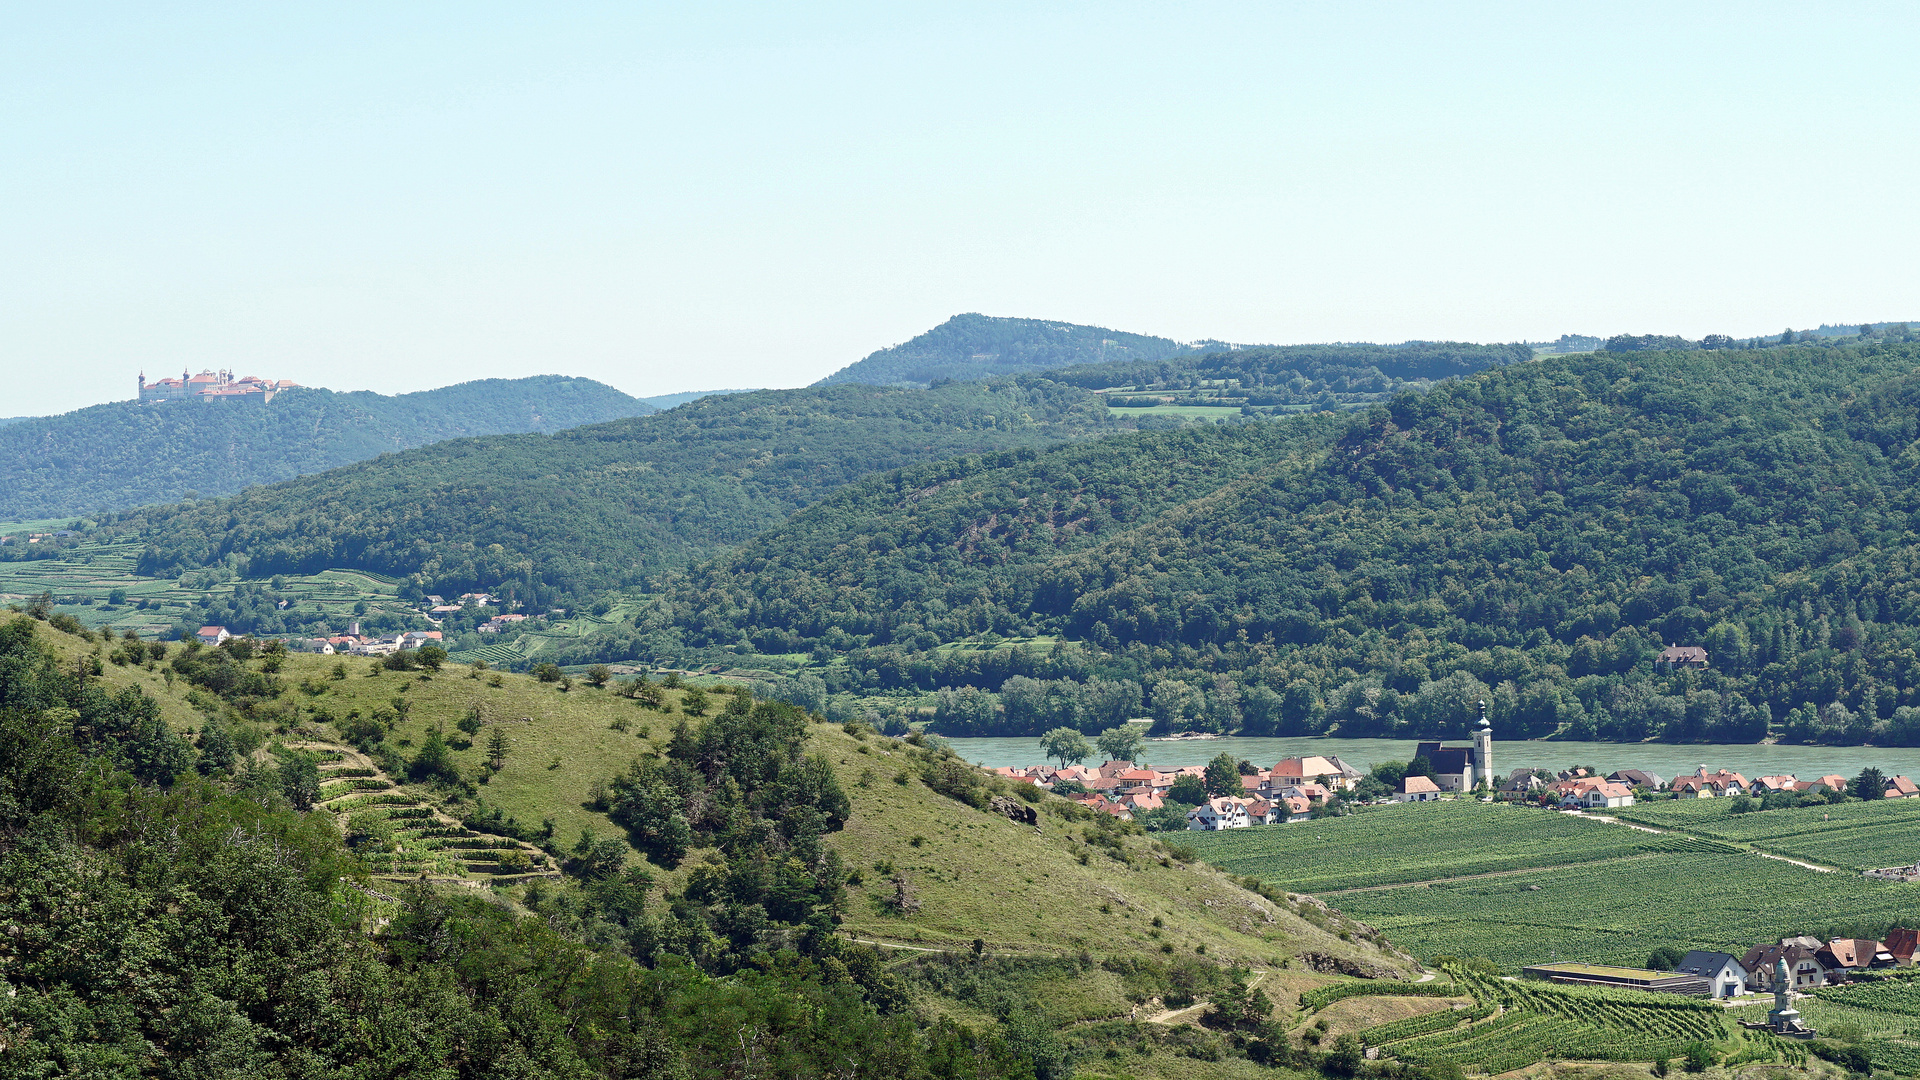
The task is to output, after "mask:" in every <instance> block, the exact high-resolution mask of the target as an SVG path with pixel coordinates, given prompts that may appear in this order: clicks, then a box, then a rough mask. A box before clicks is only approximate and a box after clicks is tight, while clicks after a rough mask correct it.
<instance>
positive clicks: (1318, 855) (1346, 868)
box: [1181, 801, 1730, 892]
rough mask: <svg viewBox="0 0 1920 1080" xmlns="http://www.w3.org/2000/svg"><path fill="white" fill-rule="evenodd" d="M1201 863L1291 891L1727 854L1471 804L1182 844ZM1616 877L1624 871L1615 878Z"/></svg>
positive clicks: (1406, 809)
mask: <svg viewBox="0 0 1920 1080" xmlns="http://www.w3.org/2000/svg"><path fill="white" fill-rule="evenodd" d="M1181 841H1182V842H1183V843H1186V844H1189V845H1191V846H1192V847H1193V848H1194V849H1195V850H1196V851H1198V852H1199V853H1200V857H1201V858H1203V859H1206V860H1207V861H1208V862H1210V863H1213V864H1214V865H1216V866H1220V867H1223V868H1225V869H1228V870H1231V871H1233V872H1234V873H1236V874H1245V875H1248V876H1251V877H1257V878H1260V879H1261V880H1263V881H1265V882H1267V883H1268V884H1269V885H1274V886H1278V887H1281V888H1285V889H1289V890H1292V891H1293V892H1331V891H1337V890H1341V889H1352V888H1362V887H1368V886H1378V885H1395V884H1404V883H1409V882H1417V881H1436V880H1439V879H1442V878H1450V877H1466V876H1469V875H1473V874H1488V873H1494V872H1498V871H1509V870H1523V869H1530V868H1536V867H1546V866H1577V865H1586V864H1590V863H1593V862H1596V861H1599V860H1604V859H1622V858H1628V857H1633V856H1646V855H1649V854H1652V853H1655V852H1659V851H1663V850H1675V849H1683V850H1702V849H1705V850H1716V849H1717V850H1720V851H1726V850H1730V849H1728V848H1726V847H1725V846H1724V845H1714V844H1712V843H1711V842H1701V841H1694V840H1689V839H1686V838H1668V837H1661V836H1655V835H1652V834H1650V833H1645V832H1641V831H1639V830H1637V829H1623V828H1620V827H1619V826H1617V825H1613V824H1610V823H1606V822H1595V821H1584V820H1581V819H1578V818H1573V817H1569V816H1566V815H1563V814H1554V813H1549V812H1546V811H1541V810H1532V809H1526V808H1521V807H1512V806H1503V805H1493V806H1488V805H1484V804H1481V803H1477V802H1469V801H1459V802H1441V803H1427V804H1424V805H1410V806H1396V807H1387V808H1381V809H1378V810H1369V811H1366V812H1364V813H1360V814H1355V815H1353V816H1352V817H1345V818H1330V819H1324V820H1320V821H1313V822H1306V823H1297V824H1292V825H1270V826H1263V827H1260V828H1255V829H1236V830H1232V831H1227V832H1215V833H1189V834H1187V835H1184V836H1182V837H1181ZM1623 872H1624V871H1623Z"/></svg>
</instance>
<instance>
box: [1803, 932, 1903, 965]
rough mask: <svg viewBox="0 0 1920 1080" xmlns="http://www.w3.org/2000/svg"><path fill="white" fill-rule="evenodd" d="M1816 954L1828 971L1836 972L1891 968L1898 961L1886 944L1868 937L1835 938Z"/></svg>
mask: <svg viewBox="0 0 1920 1080" xmlns="http://www.w3.org/2000/svg"><path fill="white" fill-rule="evenodd" d="M1814 955H1815V956H1816V957H1818V958H1819V960H1820V963H1821V964H1822V965H1824V966H1825V967H1826V969H1827V970H1828V971H1836V972H1850V971H1860V970H1863V969H1866V968H1890V967H1892V966H1893V965H1894V964H1895V962H1896V961H1895V960H1894V958H1893V953H1892V952H1890V951H1888V949H1887V947H1886V946H1885V945H1883V944H1881V943H1880V942H1878V941H1870V940H1868V939H1867V938H1834V939H1833V940H1832V941H1829V942H1827V943H1826V944H1825V945H1822V946H1821V947H1820V949H1819V951H1818V952H1816V953H1814Z"/></svg>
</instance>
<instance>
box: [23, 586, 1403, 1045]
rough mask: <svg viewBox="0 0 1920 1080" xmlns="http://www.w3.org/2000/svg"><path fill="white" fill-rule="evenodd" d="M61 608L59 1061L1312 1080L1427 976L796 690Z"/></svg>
mask: <svg viewBox="0 0 1920 1080" xmlns="http://www.w3.org/2000/svg"><path fill="white" fill-rule="evenodd" d="M55 621H56V622H59V621H60V620H58V619H56V620H55ZM66 625H67V627H68V628H67V630H64V631H63V630H60V629H57V628H56V627H54V626H51V625H47V624H41V623H36V622H34V621H33V620H31V619H29V618H26V617H23V616H15V617H13V618H11V619H9V620H7V621H6V622H4V623H0V672H5V678H0V747H5V748H6V749H7V751H8V752H6V753H4V754H0V794H3V795H4V796H5V797H4V798H0V830H3V831H0V881H4V882H6V883H7V884H8V887H7V888H6V889H4V890H0V917H4V918H5V920H6V922H7V924H8V925H9V926H12V927H15V928H16V931H17V932H16V933H15V934H13V936H12V938H11V939H10V940H9V942H8V943H7V945H6V946H4V949H5V956H6V959H7V961H8V964H7V968H8V984H9V990H10V993H9V994H8V995H7V997H6V998H5V999H4V1000H0V1024H5V1025H6V1027H5V1028H4V1030H5V1031H6V1032H7V1037H8V1055H9V1060H10V1062H12V1063H14V1064H16V1065H20V1066H23V1067H24V1066H27V1065H31V1066H33V1068H34V1069H36V1070H38V1071H40V1072H42V1073H48V1074H53V1073H65V1072H73V1071H80V1070H78V1068H77V1065H76V1063H79V1062H91V1063H94V1065H95V1066H97V1067H94V1068H93V1069H92V1071H94V1072H105V1071H108V1070H107V1069H106V1065H109V1064H110V1065H112V1066H113V1070H112V1071H113V1072H116V1073H119V1074H132V1073H137V1072H147V1073H166V1072H185V1073H192V1074H195V1075H198V1074H200V1073H193V1070H194V1069H199V1070H201V1071H202V1072H204V1071H205V1070H207V1069H210V1068H213V1067H215V1066H216V1065H217V1066H218V1067H219V1069H220V1070H221V1071H222V1072H224V1073H225V1074H228V1075H232V1074H248V1075H285V1074H287V1073H289V1072H292V1071H296V1070H295V1069H294V1066H295V1065H297V1066H298V1069H297V1071H298V1072H300V1073H301V1074H302V1075H309V1076H342V1077H345V1076H370V1075H378V1076H417V1075H463V1076H475V1077H493V1076H502V1077H504V1076H519V1075H527V1076H533V1075H537V1076H560V1077H580V1078H583V1080H584V1078H587V1077H603V1076H645V1077H721V1076H736V1075H743V1074H747V1073H751V1072H755V1071H756V1070H757V1069H759V1067H760V1065H761V1064H763V1063H764V1059H777V1060H778V1061H780V1062H781V1063H782V1064H781V1067H780V1070H779V1072H778V1073H776V1074H777V1075H791V1076H815V1075H832V1074H833V1073H834V1072H835V1071H852V1070H855V1069H857V1070H858V1071H859V1072H861V1073H865V1074H871V1075H886V1076H899V1077H908V1078H916V1077H929V1078H931V1077H942V1078H950V1077H983V1078H984V1077H1001V1076H1013V1077H1018V1076H1028V1077H1040V1076H1051V1077H1062V1078H1064V1077H1067V1076H1071V1075H1086V1076H1102V1075H1125V1076H1137V1077H1166V1078H1169V1080H1173V1078H1182V1077H1194V1078H1198V1077H1202V1076H1205V1077H1219V1076H1243V1075H1244V1076H1252V1075H1255V1074H1256V1073H1258V1072H1259V1068H1258V1066H1256V1064H1255V1062H1256V1061H1259V1062H1266V1063H1269V1064H1282V1063H1285V1064H1288V1065H1291V1066H1293V1067H1294V1068H1296V1069H1300V1070H1303V1071H1305V1072H1307V1073H1309V1074H1311V1073H1313V1072H1315V1071H1317V1070H1318V1069H1319V1068H1320V1067H1321V1065H1322V1063H1323V1061H1324V1060H1325V1059H1326V1055H1325V1054H1324V1053H1323V1052H1322V1051H1319V1050H1315V1049H1313V1048H1312V1047H1310V1046H1307V1045H1304V1044H1296V1043H1295V1042H1293V1041H1291V1040H1289V1038H1288V1037H1287V1035H1286V1034H1285V1031H1286V1028H1287V1026H1288V1025H1289V1018H1290V1017H1292V1016H1293V1015H1295V1006H1296V1002H1298V1001H1300V1000H1301V997H1302V995H1303V994H1319V993H1325V992H1326V988H1328V987H1336V988H1337V987H1345V986H1349V985H1365V986H1368V987H1373V986H1386V985H1389V984H1388V983H1387V982H1384V981H1381V980H1386V979H1390V978H1392V977H1394V976H1397V975H1401V974H1404V973H1408V972H1409V970H1410V969H1411V968H1412V965H1411V963H1410V962H1409V961H1408V960H1407V958H1405V957H1404V955H1402V954H1400V953H1399V952H1398V951H1397V950H1395V949H1393V948H1392V947H1391V946H1389V945H1387V944H1386V943H1384V942H1383V941H1381V940H1380V939H1379V937H1378V935H1376V934H1374V933H1373V932H1372V931H1371V930H1370V929H1369V928H1367V927H1365V926H1363V925H1361V924H1357V923H1353V922H1351V921H1348V920H1345V919H1342V918H1340V917H1339V916H1337V915H1335V914H1332V913H1330V912H1328V911H1327V910H1326V909H1325V908H1324V907H1323V906H1321V905H1319V904H1317V903H1315V902H1313V901H1311V900H1307V899H1305V898H1296V897H1287V896H1285V895H1282V894H1262V893H1259V892H1254V891H1249V890H1248V889H1247V888H1244V887H1243V885H1242V884H1241V883H1240V882H1238V881H1236V880H1235V879H1233V878H1231V877H1228V876H1226V875H1223V874H1220V873H1219V872H1217V871H1214V870H1212V869H1210V868H1208V867H1206V866H1205V865H1204V864H1199V863H1194V862H1191V861H1189V860H1190V859H1191V856H1190V855H1189V854H1187V853H1186V852H1184V851H1182V850H1181V849H1179V848H1177V847H1170V846H1169V845H1167V844H1165V843H1164V842H1162V841H1160V840H1156V839H1153V838H1150V837H1147V836H1145V835H1142V834H1141V833H1140V832H1139V830H1138V829H1137V827H1132V826H1127V825H1122V824H1120V823H1117V822H1114V821H1112V820H1111V819H1110V818H1107V817H1105V816H1104V815H1095V814H1093V813H1091V812H1089V811H1086V810H1083V809H1081V808H1079V807H1077V806H1075V805H1073V804H1071V803H1068V802H1067V801H1065V800H1063V799H1059V798H1056V797H1053V796H1050V795H1046V794H1043V793H1041V792H1039V791H1038V790H1036V789H1032V788H1026V789H1025V791H1024V793H1022V792H1019V791H1016V790H1014V789H1012V788H1011V787H1009V786H1008V785H1006V784H1005V783H1004V782H1003V781H999V780H997V779H995V778H992V777H989V776H987V775H986V774H984V773H981V772H978V771H976V770H974V769H972V768H971V767H969V766H967V765H965V763H963V762H959V761H956V760H954V759H953V758H951V756H950V755H947V754H945V753H944V752H942V751H941V750H939V749H938V748H937V747H934V746H927V745H915V744H913V743H910V742H902V741H896V740H891V739H883V738H880V737H878V736H876V735H874V734H873V733H872V732H871V731H868V730H863V729H860V728H858V727H853V728H843V727H841V726H839V725H827V724H824V723H821V722H819V721H818V720H817V718H809V717H807V716H806V715H805V714H803V713H801V712H799V711H798V710H796V709H794V708H792V707H791V706H788V705H784V704H779V703H769V702H759V703H756V702H753V701H752V700H751V699H749V698H747V697H744V696H742V695H740V694H737V693H726V692H718V691H701V690H695V689H693V688H691V687H673V686H666V687H662V686H660V685H658V684H652V685H646V686H639V685H635V686H628V687H625V688H622V687H621V686H620V685H619V684H611V685H608V686H606V687H597V686H593V685H590V684H586V683H583V684H581V685H573V684H571V683H570V682H542V681H539V680H537V679H534V678H532V677H529V676H520V675H500V674H497V673H492V672H484V671H480V670H478V669H459V668H453V667H450V666H446V667H438V668H436V667H434V666H433V660H432V658H430V657H425V656H423V657H421V659H422V660H424V661H425V663H426V665H427V666H424V667H423V666H420V665H419V664H407V665H402V664H377V663H374V662H372V661H369V660H365V659H358V658H355V659H352V660H345V659H336V658H332V657H315V656H298V655H295V656H281V655H277V654H263V653H260V652H257V651H253V650H251V649H248V648H246V647H244V646H240V645H235V646H232V647H229V648H224V649H193V648H183V647H179V646H173V647H161V648H160V649H158V650H155V649H153V648H152V647H150V646H149V645H148V644H147V643H143V642H131V641H126V640H123V639H118V638H116V639H102V638H100V637H97V636H94V635H81V634H79V633H77V632H75V629H76V628H74V627H72V626H71V624H66ZM994 799H998V800H1000V802H999V803H996V802H994V801H993V800H994ZM1002 807H1010V808H1012V809H1013V811H1014V814H1009V813H1008V812H1007V811H1006V810H1005V809H1003V808H1002ZM1028 812H1032V813H1034V815H1035V816H1034V819H1033V823H1027V822H1025V821H1015V820H1012V817H1013V816H1016V815H1024V814H1025V813H1028ZM676 830H677V831H676ZM676 837H677V838H678V839H677V840H676V839H675V838H676ZM630 841H631V843H630ZM1016 853H1017V854H1016ZM1010 854H1011V855H1014V857H1012V858H1009V857H1008V856H1009V855H1010ZM76 945H79V946H81V947H80V948H78V949H76V948H75V946H76ZM1338 971H1345V972H1348V973H1354V974H1361V975H1365V976H1369V977H1371V979H1372V981H1355V980H1354V979H1352V978H1348V977H1342V976H1339V975H1336V974H1333V973H1334V972H1338ZM130 984H131V985H138V986H139V987H140V990H141V992H140V995H139V1000H132V999H131V998H130V997H129V995H128V994H127V992H126V991H125V990H124V989H123V988H124V987H125V986H127V985H130ZM1392 985H1405V984H1399V983H1394V984H1392ZM1256 989H1257V990H1258V991H1259V992H1258V993H1257V994H1256V993H1253V992H1252V991H1253V990H1256ZM1341 992H1344V991H1341ZM153 1002H161V1003H164V1006H163V1007H147V1006H148V1004H149V1003H153Z"/></svg>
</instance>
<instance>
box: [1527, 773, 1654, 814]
mask: <svg viewBox="0 0 1920 1080" xmlns="http://www.w3.org/2000/svg"><path fill="white" fill-rule="evenodd" d="M1547 788H1548V790H1550V791H1552V792H1554V793H1555V794H1557V795H1559V796H1560V805H1561V806H1577V807H1584V808H1586V809H1588V810H1600V809H1606V808H1609V807H1620V806H1632V805H1633V789H1632V788H1629V787H1627V786H1626V785H1625V784H1616V783H1613V782H1611V781H1608V780H1594V779H1591V778H1589V779H1584V780H1559V781H1555V782H1554V783H1551V784H1548V785H1547Z"/></svg>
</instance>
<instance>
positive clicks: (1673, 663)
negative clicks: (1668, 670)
mask: <svg viewBox="0 0 1920 1080" xmlns="http://www.w3.org/2000/svg"><path fill="white" fill-rule="evenodd" d="M1659 663H1662V664H1666V665H1667V666H1668V667H1677V668H1683V667H1690V668H1703V667H1706V666H1707V650H1705V649H1703V648H1701V647H1700V646H1698V645H1669V646H1667V647H1666V648H1665V649H1663V650H1661V653H1660V659H1659Z"/></svg>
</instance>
